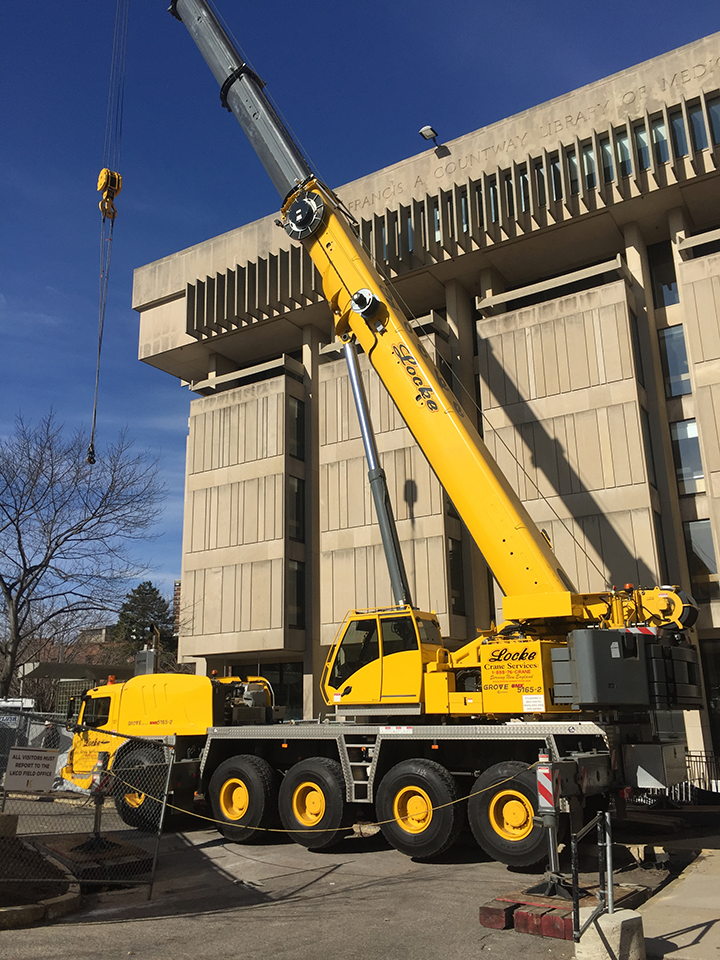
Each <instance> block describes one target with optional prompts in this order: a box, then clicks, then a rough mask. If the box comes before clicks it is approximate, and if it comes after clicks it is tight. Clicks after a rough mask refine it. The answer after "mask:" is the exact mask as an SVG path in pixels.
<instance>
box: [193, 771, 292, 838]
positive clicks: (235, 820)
mask: <svg viewBox="0 0 720 960" xmlns="http://www.w3.org/2000/svg"><path fill="white" fill-rule="evenodd" d="M208 794H209V797H210V806H211V807H212V812H213V817H214V818H215V820H216V821H217V824H216V825H217V828H218V830H219V831H220V833H221V834H222V835H223V836H224V837H226V838H227V839H228V840H232V841H233V842H234V843H253V842H254V843H262V842H263V841H264V842H267V839H268V834H267V833H266V832H265V831H266V830H267V829H268V828H271V827H275V826H276V825H277V794H278V787H277V774H276V773H275V771H274V770H273V768H272V767H271V766H270V764H269V763H268V762H267V760H263V759H262V757H256V756H253V755H252V754H243V755H242V756H239V757H230V759H229V760H225V761H223V763H221V764H220V765H219V766H218V767H217V769H216V770H215V772H214V773H213V775H212V777H211V778H210V786H209V789H208Z"/></svg>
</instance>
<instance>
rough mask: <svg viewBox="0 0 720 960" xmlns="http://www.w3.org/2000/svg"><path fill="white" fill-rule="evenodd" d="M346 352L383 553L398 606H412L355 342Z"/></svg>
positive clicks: (349, 344) (347, 341) (348, 346)
mask: <svg viewBox="0 0 720 960" xmlns="http://www.w3.org/2000/svg"><path fill="white" fill-rule="evenodd" d="M344 349H345V361H346V363H347V367H348V373H349V374H350V387H351V389H352V393H353V398H354V400H355V408H356V410H357V415H358V420H359V421H360V433H361V434H362V439H363V446H364V447H365V457H366V458H367V463H368V479H369V481H370V489H371V490H372V495H373V500H374V501H375V512H376V514H377V520H378V526H379V527H380V536H381V538H382V544H383V550H384V551H385V561H386V563H387V565H388V573H389V574H390V586H391V587H392V592H393V597H394V598H395V603H397V604H398V606H405V605H406V604H408V605H409V606H412V605H413V604H412V595H411V593H410V583H409V581H408V576H407V572H406V570H405V562H404V560H403V555H402V550H401V549H400V540H399V538H398V533H397V526H396V525H395V517H394V515H393V509H392V504H391V503H390V493H389V492H388V485H387V478H386V476H385V471H384V470H383V468H382V467H381V466H380V460H379V457H378V451H377V445H376V443H375V434H374V433H373V428H372V422H371V420H370V413H369V411H368V405H367V398H366V396H365V387H364V385H363V381H362V375H361V373H360V367H359V366H358V360H357V352H356V350H355V342H354V340H352V339H351V340H346V341H345V344H344Z"/></svg>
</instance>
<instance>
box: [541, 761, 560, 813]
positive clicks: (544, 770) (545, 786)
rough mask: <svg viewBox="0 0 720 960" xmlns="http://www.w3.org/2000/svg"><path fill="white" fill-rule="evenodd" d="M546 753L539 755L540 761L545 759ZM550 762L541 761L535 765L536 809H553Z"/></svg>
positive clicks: (553, 794)
mask: <svg viewBox="0 0 720 960" xmlns="http://www.w3.org/2000/svg"><path fill="white" fill-rule="evenodd" d="M548 759H549V758H548V757H547V755H546V754H541V755H540V760H541V761H547V760H548ZM553 780H554V777H553V768H552V764H550V763H544V762H541V763H539V764H538V767H537V791H538V809H539V810H553V811H554V810H555V801H556V796H555V784H554V782H553Z"/></svg>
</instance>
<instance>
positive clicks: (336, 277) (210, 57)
mask: <svg viewBox="0 0 720 960" xmlns="http://www.w3.org/2000/svg"><path fill="white" fill-rule="evenodd" d="M170 12H171V13H172V14H173V15H174V16H175V17H176V18H177V19H178V20H180V21H181V22H182V23H183V24H185V26H186V27H187V29H188V31H189V32H190V34H191V36H192V39H193V40H194V41H195V43H196V45H197V46H198V48H199V49H200V52H201V53H202V55H203V57H204V58H205V60H206V61H207V63H208V65H209V67H210V69H211V70H212V72H213V74H214V76H215V78H216V80H217V81H218V84H219V86H220V99H221V102H222V104H223V106H224V107H226V108H227V109H228V110H229V111H231V112H232V113H234V114H235V116H236V117H237V119H238V120H239V122H240V124H241V126H242V127H243V130H244V131H245V133H246V134H247V136H248V137H249V139H250V141H251V143H252V145H253V147H254V149H255V150H256V152H257V154H258V156H259V157H260V159H261V161H262V162H263V164H264V166H265V167H266V169H267V171H268V173H269V175H270V177H271V179H272V181H273V183H274V185H275V186H276V188H277V189H278V191H279V193H280V196H281V198H282V206H281V219H280V220H279V221H278V223H279V224H280V225H281V226H282V227H283V228H284V229H285V230H286V232H287V234H288V235H289V236H290V237H291V238H292V240H293V241H294V242H296V243H299V244H302V246H303V247H304V248H305V249H306V251H307V252H308V254H309V255H310V257H311V259H312V261H313V263H314V264H315V266H316V268H317V270H318V271H319V273H320V274H321V277H322V284H323V292H324V295H325V299H326V301H327V303H328V306H329V308H330V313H331V316H332V321H333V326H334V334H335V336H336V337H337V338H338V339H339V341H340V342H341V344H342V346H343V349H344V352H345V357H346V360H347V362H348V369H349V374H350V381H351V385H352V388H353V395H354V398H355V402H356V406H357V409H358V414H359V417H360V424H361V432H362V436H363V441H364V444H365V451H366V455H367V458H368V466H369V474H368V476H369V480H370V485H371V488H372V491H373V497H374V501H375V505H376V510H377V514H378V520H379V526H380V531H381V535H382V541H383V546H384V549H385V554H386V558H387V562H388V567H389V571H390V581H391V587H392V592H393V599H394V601H395V602H394V605H393V606H390V607H387V608H383V609H373V610H353V611H351V612H350V613H349V614H348V615H347V617H346V618H345V620H344V622H343V624H342V625H341V627H340V629H339V631H338V633H337V636H336V638H335V641H334V642H333V644H332V646H331V648H330V651H329V653H328V656H327V661H326V663H325V667H324V670H323V673H322V678H321V692H322V696H323V698H324V700H325V703H326V704H327V705H328V707H329V708H332V713H331V714H330V715H328V717H326V718H325V719H324V720H323V721H322V722H320V721H300V722H294V723H285V722H282V718H281V716H280V711H279V710H278V709H277V708H275V707H274V705H273V702H272V692H271V690H270V689H269V685H268V684H267V683H265V681H263V680H262V678H250V677H244V678H243V677H231V678H223V679H222V680H217V679H215V680H214V679H211V678H208V677H190V676H183V675H152V676H139V677H135V678H133V679H132V680H129V681H128V682H127V683H124V684H116V685H112V686H100V687H98V688H96V689H94V690H91V691H89V692H88V693H87V694H86V696H85V698H84V702H83V705H82V710H81V713H80V716H79V724H80V726H79V729H78V732H77V733H76V735H75V740H74V746H73V750H72V753H71V755H70V758H69V761H68V765H67V767H66V768H65V770H64V772H63V775H64V776H65V777H66V778H67V779H70V780H74V781H75V782H76V783H77V784H79V785H80V786H87V784H88V778H89V776H90V770H91V768H92V766H93V763H94V761H95V760H96V759H97V754H98V751H99V750H106V751H108V752H109V753H110V764H111V769H113V770H115V771H118V772H119V773H120V774H123V771H125V773H124V777H123V778H122V779H123V782H124V784H125V786H123V787H122V788H121V790H120V793H119V795H118V796H117V797H116V803H117V805H118V809H119V811H120V813H121V815H122V816H123V818H124V819H125V820H126V821H127V822H129V823H133V822H136V821H137V818H138V816H139V814H138V811H139V810H140V809H141V808H142V805H143V803H149V802H154V801H153V800H152V798H150V797H148V795H147V794H146V792H144V790H143V788H142V783H140V782H139V781H138V782H137V786H136V787H135V788H134V789H132V784H133V783H135V781H131V780H128V777H131V773H130V771H132V770H137V769H142V768H143V767H144V766H148V765H150V764H151V763H152V762H154V758H157V756H159V755H161V753H162V749H163V748H162V740H163V737H170V738H171V739H172V740H173V743H174V753H175V761H174V768H173V770H174V772H173V776H172V783H171V786H172V789H173V791H174V795H175V796H176V797H177V798H182V797H185V798H186V799H187V796H188V792H190V793H191V791H192V790H193V789H195V788H198V789H202V790H203V791H204V792H205V793H206V795H207V796H208V797H209V800H210V804H211V807H212V811H213V816H214V818H215V819H216V820H217V821H218V824H219V828H220V830H221V832H222V833H223V834H224V835H225V836H226V837H227V838H229V839H231V840H235V841H238V842H245V841H251V840H256V839H258V838H261V837H262V836H263V833H262V831H263V830H265V829H268V828H270V827H273V826H275V825H277V824H278V823H281V824H282V826H283V828H284V829H285V830H287V831H288V832H289V833H290V835H291V836H292V837H293V839H295V840H296V841H297V842H299V843H301V844H304V845H305V846H307V847H309V848H312V849H320V848H324V847H327V846H329V845H331V844H332V843H334V842H335V841H336V840H338V839H339V838H340V837H342V836H343V835H344V831H345V830H346V828H347V826H348V824H350V823H352V822H353V821H354V820H368V819H370V820H375V821H377V822H379V823H381V824H382V827H381V829H382V832H383V834H384V835H385V837H386V838H387V840H388V841H389V842H390V844H392V845H393V846H394V847H395V848H397V849H398V850H400V851H402V852H403V853H406V854H408V855H410V856H415V857H419V858H427V857H432V856H436V855H438V854H439V853H441V852H443V851H444V850H445V849H447V848H448V847H449V846H450V845H451V844H452V843H453V842H454V840H455V839H456V837H457V836H458V832H459V830H460V828H461V826H462V824H463V823H464V822H465V818H467V820H468V821H469V825H470V828H471V830H472V833H473V835H474V837H475V839H476V840H477V842H478V844H479V845H480V846H481V847H482V848H483V849H484V850H485V851H486V852H487V853H488V854H490V855H491V856H492V857H494V858H495V859H497V860H499V861H502V862H504V863H506V864H510V865H515V866H524V865H530V864H534V863H537V862H539V861H541V860H542V859H543V858H544V856H545V852H546V841H545V837H544V833H543V830H542V827H541V825H540V822H539V818H538V817H537V816H536V814H537V810H538V792H537V785H536V782H535V775H534V773H533V772H532V769H531V768H532V766H533V763H534V761H535V760H536V759H537V757H538V753H539V752H542V753H547V754H548V755H549V757H550V760H551V762H552V763H553V764H555V769H556V772H557V778H556V782H557V784H558V790H559V803H560V805H561V808H562V809H563V810H564V811H565V812H566V813H569V814H570V815H571V817H572V818H573V820H574V821H575V822H577V821H578V820H581V819H582V817H583V816H584V815H585V813H586V812H588V811H589V810H591V811H592V812H593V813H594V812H595V810H596V809H597V808H598V806H599V805H601V804H604V803H607V802H608V801H609V798H610V797H611V796H612V795H613V794H618V795H619V793H620V791H621V790H622V789H624V788H626V787H627V786H631V787H632V786H638V785H640V786H642V785H644V784H643V783H642V779H641V773H642V770H644V769H647V768H650V767H651V768H652V769H653V770H654V771H655V773H656V776H658V777H660V778H662V777H665V780H666V782H667V784H668V785H669V784H670V783H671V782H678V781H679V780H681V779H683V777H684V772H685V765H684V746H683V745H682V744H679V743H663V742H660V740H659V738H658V737H657V736H656V735H655V734H654V733H653V728H652V722H651V721H652V716H653V711H654V710H658V709H696V708H699V707H700V706H701V690H700V680H699V669H698V656H697V652H696V648H695V647H694V646H693V644H692V643H691V641H690V631H691V630H692V627H693V624H694V623H695V621H696V618H697V613H698V609H697V606H696V604H695V602H694V601H693V599H692V598H691V597H690V596H688V595H687V594H686V593H684V592H683V591H682V590H681V589H680V588H678V587H676V586H648V587H635V586H633V585H630V584H628V585H626V586H625V587H623V588H622V589H612V590H611V591H608V592H600V593H583V592H579V591H578V590H577V589H576V588H575V586H574V585H573V583H572V582H571V580H570V578H569V576H568V574H567V573H566V572H565V570H564V569H563V567H562V565H561V563H560V562H559V560H558V559H557V557H556V556H555V554H554V552H553V550H552V547H551V544H550V542H549V540H548V538H547V537H546V536H545V535H544V533H543V532H542V531H540V530H539V529H538V528H537V526H536V525H535V523H534V522H533V520H532V519H531V517H530V516H529V514H528V512H527V511H526V509H525V507H524V506H523V505H522V503H521V502H520V500H519V498H518V496H517V495H516V494H515V492H514V490H513V489H512V487H511V486H510V484H509V482H508V481H507V479H506V478H505V477H504V476H503V474H502V472H501V471H500V469H499V467H498V465H497V464H496V463H495V462H494V460H493V458H492V456H491V455H490V453H489V451H488V449H487V447H486V446H485V444H484V442H483V440H482V439H481V437H480V435H479V433H478V430H477V429H476V428H475V426H474V424H473V423H472V422H471V420H470V418H469V416H468V415H467V413H466V411H465V410H464V409H463V407H462V406H461V404H460V403H459V402H458V400H457V398H456V396H455V394H454V393H453V391H452V390H451V389H450V387H449V385H448V384H447V382H446V381H445V380H444V379H443V377H442V376H441V374H440V372H439V371H438V368H437V367H436V365H435V363H434V362H433V360H432V358H431V356H430V354H429V352H428V350H427V349H426V348H425V346H424V345H423V343H422V342H421V340H420V339H419V338H418V336H417V335H416V334H415V331H414V329H413V326H412V324H411V323H410V321H409V320H408V318H407V317H406V316H405V315H404V313H403V311H402V309H401V308H400V306H399V303H398V298H397V296H396V294H395V293H394V291H393V289H392V288H391V286H390V284H389V282H388V281H387V280H386V279H385V278H384V277H383V276H382V275H381V273H380V272H379V271H378V269H377V268H376V266H375V265H374V264H373V262H372V260H371V258H370V257H369V255H368V254H367V252H366V251H365V249H364V248H363V245H362V243H361V241H360V240H359V238H358V231H357V225H356V223H355V222H354V221H353V218H352V217H351V216H350V214H349V213H348V212H347V211H346V210H345V208H344V207H343V204H342V202H341V201H340V199H339V198H338V197H337V196H336V194H335V193H334V192H333V191H332V190H331V189H330V188H329V187H328V186H327V185H326V184H325V183H323V181H322V180H321V179H320V178H319V177H318V176H317V174H316V173H315V172H314V171H313V170H312V168H311V167H310V165H309V163H308V162H307V161H306V159H305V157H304V156H303V154H302V152H301V151H300V149H299V147H298V146H297V145H296V143H295V142H294V140H293V139H292V137H291V135H290V133H289V132H288V130H287V129H286V127H285V126H284V124H283V123H282V121H281V120H280V118H279V116H278V114H277V113H276V111H275V109H274V108H273V106H272V104H271V102H270V101H269V99H268V97H267V95H266V94H265V92H264V89H263V83H262V82H261V81H260V80H259V78H258V76H257V74H256V73H255V72H254V71H253V70H252V69H251V67H250V66H249V64H248V63H246V62H245V60H244V59H243V57H242V56H241V55H240V54H239V52H238V51H237V50H236V49H235V47H234V45H233V44H232V42H231V40H230V39H229V37H228V35H227V34H226V32H225V30H224V29H223V28H222V26H221V25H220V23H219V22H218V20H217V19H216V17H215V15H214V14H213V13H212V11H211V10H210V9H209V7H208V4H207V3H206V2H205V0H173V2H172V4H171V7H170ZM358 348H359V349H361V350H362V351H363V352H364V354H365V356H366V357H367V358H368V360H369V362H370V364H371V365H372V367H373V368H374V370H375V371H376V373H377V374H378V376H379V377H380V380H381V381H382V383H383V384H384V386H385V388H386V389H387V391H388V393H389V394H390V396H391V397H392V399H393V401H394V403H395V405H396V406H397V409H398V410H399V412H400V414H401V415H402V417H403V419H404V421H405V423H406V424H407V426H408V427H409V429H410V431H411V432H412V434H413V436H414V438H415V440H416V441H417V443H418V445H419V446H420V448H421V449H422V451H423V453H424V454H425V456H426V457H427V459H428V461H429V463H430V465H431V467H432V469H433V470H434V472H435V474H436V475H437V477H438V479H439V480H440V482H441V483H442V485H443V487H444V488H445V490H446V492H447V494H448V496H449V497H450V499H451V500H452V502H453V504H454V506H455V508H456V509H457V511H458V513H459V514H460V516H461V518H462V520H463V522H464V524H465V526H466V528H467V530H468V531H469V533H470V535H471V536H472V537H473V538H474V540H475V542H476V544H477V546H478V547H479V549H480V551H481V552H482V554H483V556H484V557H485V559H486V561H487V563H488V565H489V567H490V569H491V570H492V572H493V575H494V577H495V579H496V580H497V582H498V584H499V585H500V587H501V589H502V591H503V594H504V597H503V601H502V610H503V620H502V622H500V623H498V624H497V625H493V626H491V627H490V628H489V629H487V630H483V631H481V632H479V634H478V635H477V637H475V638H474V639H472V640H471V641H470V642H468V643H465V644H464V645H462V646H461V647H460V648H459V649H452V646H451V645H450V644H448V643H446V642H445V641H444V640H443V638H442V637H441V635H440V629H439V624H438V620H437V618H436V616H435V615H434V614H433V613H430V612H423V611H421V610H418V609H417V608H416V607H415V606H414V604H413V602H412V597H411V594H410V589H409V585H408V579H407V576H406V573H405V569H404V566H403V562H402V554H401V551H400V547H399V543H398V539H397V534H396V532H395V527H394V521H393V518H392V509H391V507H390V503H389V497H388V494H387V485H386V481H385V476H384V473H383V470H382V468H381V466H380V462H379V458H378V455H377V449H376V446H375V442H374V437H373V433H372V425H371V423H370V419H369V416H368V414H367V407H366V404H365V399H364V392H363V385H362V378H361V376H360V374H359V370H358V362H357V350H358ZM124 737H127V739H124ZM136 737H144V738H146V739H145V740H143V741H141V742H140V743H139V742H138V740H137V739H135V738H136ZM153 740H155V741H156V742H155V743H153ZM128 784H129V786H128ZM123 791H124V792H123Z"/></svg>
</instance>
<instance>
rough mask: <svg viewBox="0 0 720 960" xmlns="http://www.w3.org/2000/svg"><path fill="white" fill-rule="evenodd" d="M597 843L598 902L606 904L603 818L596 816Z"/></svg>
mask: <svg viewBox="0 0 720 960" xmlns="http://www.w3.org/2000/svg"><path fill="white" fill-rule="evenodd" d="M597 843H598V887H599V888H600V889H599V892H600V902H601V903H602V904H607V889H606V886H605V818H604V817H603V816H602V815H599V816H598V825H597Z"/></svg>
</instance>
